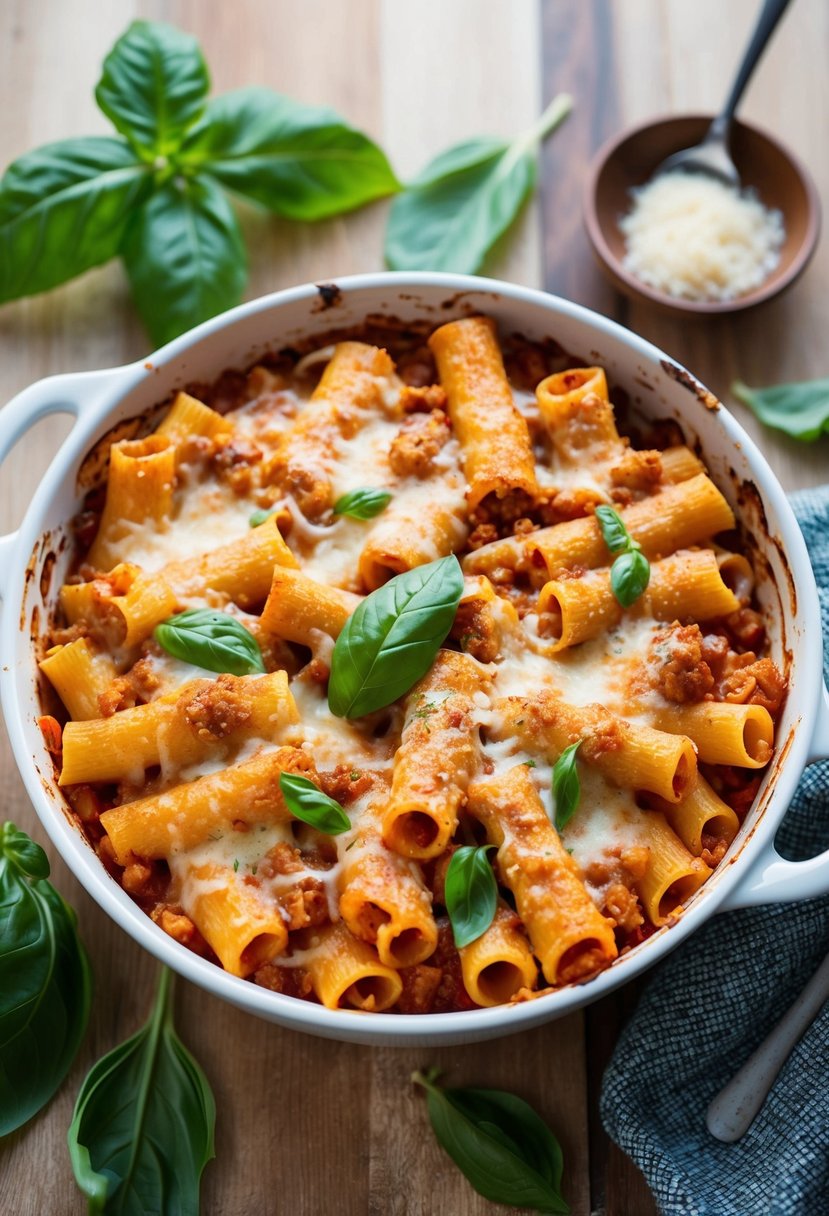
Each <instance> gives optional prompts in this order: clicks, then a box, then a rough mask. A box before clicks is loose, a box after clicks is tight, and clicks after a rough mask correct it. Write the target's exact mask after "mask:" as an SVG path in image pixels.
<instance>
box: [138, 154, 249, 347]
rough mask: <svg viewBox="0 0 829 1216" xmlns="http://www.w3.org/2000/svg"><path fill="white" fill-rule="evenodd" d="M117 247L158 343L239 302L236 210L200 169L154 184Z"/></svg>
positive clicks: (242, 271)
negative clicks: (198, 172) (158, 185)
mask: <svg viewBox="0 0 829 1216" xmlns="http://www.w3.org/2000/svg"><path fill="white" fill-rule="evenodd" d="M122 253H123V257H124V262H125V264H126V268H127V273H128V275H129V278H130V283H131V284H132V291H133V296H134V297H135V302H136V304H137V306H138V311H139V312H140V313H141V317H142V319H143V321H144V324H145V325H146V327H147V330H148V332H149V334H150V337H151V338H152V340H153V342H155V343H156V345H159V346H160V345H162V344H163V343H165V342H169V341H171V340H172V339H173V338H176V337H178V335H179V334H180V333H183V332H184V331H185V330H186V329H191V328H192V327H193V326H194V325H198V324H199V323H200V322H201V321H206V320H207V319H208V318H209V317H213V316H215V315H216V313H219V312H224V310H225V309H227V308H232V307H233V306H234V305H235V304H238V303H239V301H240V300H241V298H242V292H243V291H244V287H245V283H246V282H247V258H246V256H245V247H244V245H243V243H242V236H241V233H240V232H239V225H238V224H237V222H236V217H235V215H234V214H233V210H232V208H231V206H230V204H229V203H228V201H227V199H226V198H225V196H224V194H223V193H222V191H221V190H220V189H219V187H218V186H217V185H216V183H215V182H214V181H212V180H211V179H210V178H209V177H206V176H205V177H200V178H199V179H198V180H189V181H185V180H182V179H179V178H176V179H174V180H172V181H169V182H167V184H166V185H165V186H163V187H162V188H161V189H160V190H158V191H157V193H155V194H154V195H153V196H152V198H150V199H149V201H148V202H146V203H145V204H144V206H143V207H141V208H140V209H139V211H138V213H137V214H136V215H135V217H134V219H133V221H132V223H131V224H130V226H129V227H128V229H127V233H126V237H125V240H124V245H123V248H122Z"/></svg>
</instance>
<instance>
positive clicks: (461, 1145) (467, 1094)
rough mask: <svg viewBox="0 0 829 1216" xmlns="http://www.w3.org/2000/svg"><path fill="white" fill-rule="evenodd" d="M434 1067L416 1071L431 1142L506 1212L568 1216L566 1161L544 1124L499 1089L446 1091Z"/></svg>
mask: <svg viewBox="0 0 829 1216" xmlns="http://www.w3.org/2000/svg"><path fill="white" fill-rule="evenodd" d="M438 1076H439V1072H438V1070H437V1069H429V1070H427V1071H426V1072H415V1073H413V1074H412V1080H413V1081H414V1082H415V1084H417V1085H422V1086H423V1088H424V1089H425V1090H426V1095H427V1097H426V1102H427V1106H428V1110H429V1120H430V1122H431V1124H432V1130H433V1132H434V1133H435V1138H436V1139H437V1141H438V1144H440V1146H441V1148H442V1149H443V1150H444V1151H445V1152H446V1153H448V1154H449V1156H450V1157H451V1158H452V1160H453V1161H454V1162H455V1165H457V1167H458V1168H459V1169H460V1170H461V1172H462V1173H463V1174H464V1176H465V1177H466V1178H467V1179H468V1180H469V1182H470V1183H471V1184H472V1186H473V1187H474V1188H475V1190H476V1191H477V1192H478V1194H479V1195H483V1196H484V1198H485V1199H489V1200H490V1202H491V1203H503V1204H505V1205H506V1206H507V1207H510V1208H531V1209H532V1210H533V1211H535V1212H554V1213H561V1216H566V1214H567V1213H569V1211H570V1208H569V1206H568V1204H567V1203H566V1202H565V1200H564V1199H563V1198H562V1195H561V1176H562V1172H563V1170H564V1161H563V1158H562V1154H561V1148H560V1146H559V1143H558V1141H557V1140H556V1138H555V1136H554V1135H553V1133H552V1132H551V1131H550V1129H549V1127H548V1126H547V1124H546V1123H545V1122H544V1121H543V1119H541V1118H540V1117H539V1115H537V1114H536V1112H535V1111H534V1110H533V1108H532V1107H531V1106H530V1105H529V1104H528V1103H527V1102H525V1101H524V1100H523V1099H522V1098H518V1097H516V1095H515V1094H510V1093H507V1092H506V1091H505V1090H502V1089H467V1088H464V1089H460V1088H457V1089H444V1088H442V1087H441V1086H439V1085H438V1084H437V1083H436V1082H437V1078H438Z"/></svg>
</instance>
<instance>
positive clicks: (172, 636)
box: [153, 608, 265, 676]
mask: <svg viewBox="0 0 829 1216" xmlns="http://www.w3.org/2000/svg"><path fill="white" fill-rule="evenodd" d="M153 637H154V638H155V640H156V641H157V642H158V644H159V646H161V647H162V648H163V649H164V650H166V651H167V653H168V654H171V655H172V656H173V658H175V659H183V660H184V662H185V663H193V664H194V665H195V666H196V667H203V668H204V669H205V671H218V672H229V673H230V674H231V675H234V676H246V675H251V674H253V673H255V672H264V670H265V664H264V662H263V660H262V651H261V650H260V649H259V643H258V642H257V641H256V638H255V637H254V636H253V634H252V633H250V632H249V631H248V630H247V629H245V627H244V625H243V624H242V623H241V622H240V621H237V620H236V618H235V617H232V616H229V615H228V614H227V613H226V612H216V611H214V610H212V609H210V608H191V609H189V610H188V611H187V612H180V613H179V614H178V615H177V616H171V617H170V618H169V619H168V620H166V621H162V622H161V624H160V625H156V627H155V629H154V630H153Z"/></svg>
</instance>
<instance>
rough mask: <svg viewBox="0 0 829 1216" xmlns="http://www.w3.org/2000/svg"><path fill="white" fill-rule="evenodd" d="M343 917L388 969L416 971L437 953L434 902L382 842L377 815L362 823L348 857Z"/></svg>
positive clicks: (416, 876)
mask: <svg viewBox="0 0 829 1216" xmlns="http://www.w3.org/2000/svg"><path fill="white" fill-rule="evenodd" d="M340 890H341V891H342V894H341V895H340V916H342V918H343V920H344V921H345V923H346V924H347V925H348V927H349V929H350V930H351V932H352V933H353V934H354V936H355V937H358V938H360V940H361V941H364V942H368V943H369V944H370V945H372V946H375V947H376V949H377V954H378V957H379V959H380V962H381V963H384V964H385V965H386V966H387V967H412V966H414V965H415V963H422V962H423V961H424V959H427V958H428V957H429V955H430V954H433V953H434V950H435V946H436V945H437V940H438V930H437V925H436V924H435V918H434V916H433V915H432V900H431V897H430V895H429V892H428V891H427V889H426V887H425V886H424V885H423V880H422V879H421V877H420V875H419V873H418V872H417V869H416V867H415V866H414V865H412V863H411V862H410V861H407V860H406V859H405V858H404V857H401V856H400V855H399V854H398V853H393V852H392V851H391V850H390V849H387V848H386V846H385V845H384V844H383V841H382V839H381V836H380V830H379V827H378V825H377V824H376V821H375V818H374V814H373V812H372V811H366V812H364V813H363V814H362V815H361V816H360V819H359V822H358V827H357V835H356V837H355V844H354V846H353V847H352V848H349V850H348V852H347V853H345V855H344V859H343V869H342V877H341V879H340Z"/></svg>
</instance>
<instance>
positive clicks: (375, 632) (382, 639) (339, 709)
mask: <svg viewBox="0 0 829 1216" xmlns="http://www.w3.org/2000/svg"><path fill="white" fill-rule="evenodd" d="M462 594H463V575H462V573H461V568H460V565H459V563H458V559H457V558H456V557H454V556H450V557H442V558H439V559H438V560H437V561H434V562H428V563H427V564H426V565H425V566H416V567H415V568H414V570H407V571H406V572H405V573H404V574H398V575H396V576H395V577H394V578H392V579H390V580H389V581H388V582H387V583H386V584H385V585H384V586H382V587H379V588H378V589H377V590H376V591H373V592H372V593H371V595H367V596H366V597H365V599H364V600H362V601H361V602H360V603H359V604H358V605H357V607H356V608H355V610H354V612H353V613H352V614H351V616H350V617H349V618H348V620H347V621H346V623H345V625H344V627H343V629H342V632H341V633H340V636H339V637H338V638H337V642H336V645H335V646H334V651H333V654H332V656H331V677H330V679H329V682H328V706H329V708H330V710H331V712H332V713H333V714H336V715H337V717H338V718H361V717H362V716H363V715H364V714H369V713H372V712H373V711H374V710H375V709H382V708H383V707H384V706H386V705H391V703H392V702H393V701H396V700H397V698H398V697H401V696H402V695H403V693H405V692H408V691H409V689H410V688H411V687H412V686H413V685H414V684H416V683H417V681H418V680H419V679H420V677H421V676H423V675H425V673H426V672H427V671H428V670H429V668H430V667H431V666H432V663H433V662H434V659H435V656H436V655H437V652H438V650H439V649H440V647H441V644H442V643H443V641H444V640H445V638H446V635H447V634H448V633H449V630H450V629H451V628H452V622H453V621H454V619H455V613H456V611H457V608H458V604H459V603H460V599H461V595H462Z"/></svg>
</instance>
